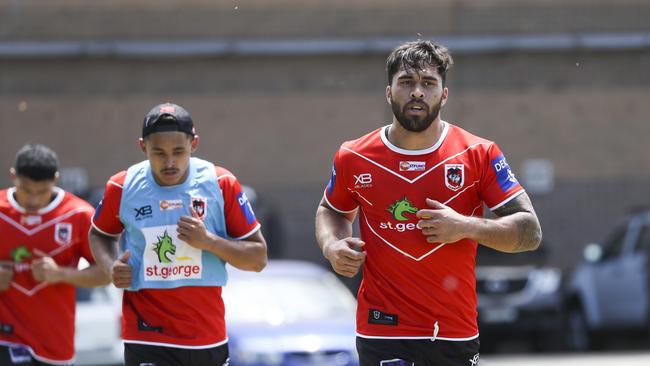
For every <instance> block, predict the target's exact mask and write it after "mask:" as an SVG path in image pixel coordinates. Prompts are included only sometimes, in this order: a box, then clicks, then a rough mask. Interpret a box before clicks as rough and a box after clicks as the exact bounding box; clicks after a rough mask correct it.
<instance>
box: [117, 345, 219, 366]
mask: <svg viewBox="0 0 650 366" xmlns="http://www.w3.org/2000/svg"><path fill="white" fill-rule="evenodd" d="M228 362H229V358H228V343H225V344H222V345H221V346H218V347H214V348H204V349H187V348H174V347H161V346H150V345H145V344H137V343H124V364H125V366H196V365H201V366H228Z"/></svg>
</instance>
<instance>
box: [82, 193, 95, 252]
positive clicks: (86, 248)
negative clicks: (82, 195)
mask: <svg viewBox="0 0 650 366" xmlns="http://www.w3.org/2000/svg"><path fill="white" fill-rule="evenodd" d="M88 206H90V205H88ZM93 211H94V210H92V207H91V210H90V211H84V212H82V213H80V215H81V216H80V218H79V226H80V228H81V241H80V242H79V253H80V257H83V258H85V259H86V260H87V261H88V263H90V264H94V263H95V257H93V254H92V252H91V251H90V243H89V241H88V232H89V231H90V225H91V222H92V218H93Z"/></svg>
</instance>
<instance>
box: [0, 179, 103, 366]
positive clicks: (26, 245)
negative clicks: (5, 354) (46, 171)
mask: <svg viewBox="0 0 650 366" xmlns="http://www.w3.org/2000/svg"><path fill="white" fill-rule="evenodd" d="M14 191H15V189H14V188H10V189H5V190H2V191H0V232H1V233H2V240H0V262H2V265H3V266H12V267H13V279H12V282H11V286H10V288H9V289H8V290H6V291H2V292H0V323H1V324H2V325H1V328H0V344H5V345H7V344H20V345H24V346H27V347H28V348H30V349H31V352H32V355H33V356H34V358H36V359H37V360H39V361H43V362H47V363H51V364H69V363H70V362H71V361H72V360H73V357H74V319H75V288H74V286H72V285H70V284H63V283H59V284H47V283H44V282H38V281H36V280H35V279H34V277H33V276H32V262H33V261H34V260H35V259H37V258H39V257H42V256H43V255H44V254H47V255H48V256H50V257H52V258H53V259H54V261H56V263H57V264H58V265H59V266H62V267H71V268H77V265H78V263H79V258H82V257H83V258H85V259H86V260H87V261H88V262H90V263H94V260H93V257H92V254H91V253H90V248H89V245H88V231H89V229H90V220H91V218H92V215H93V212H94V210H93V208H92V207H91V206H90V205H89V204H88V203H86V202H85V201H83V200H82V199H80V198H78V197H76V196H74V195H72V194H70V193H67V192H65V191H63V190H62V189H59V188H56V197H55V199H54V200H53V201H52V202H51V203H50V204H49V205H48V206H47V207H45V208H42V209H41V210H39V211H38V212H37V213H36V214H27V213H26V212H25V210H24V209H23V208H22V207H20V205H19V204H18V203H17V202H16V200H15V198H14V195H13V193H14Z"/></svg>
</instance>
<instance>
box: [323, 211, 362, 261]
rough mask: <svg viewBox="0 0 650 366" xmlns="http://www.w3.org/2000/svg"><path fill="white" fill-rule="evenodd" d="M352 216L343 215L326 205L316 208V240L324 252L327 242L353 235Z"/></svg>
mask: <svg viewBox="0 0 650 366" xmlns="http://www.w3.org/2000/svg"><path fill="white" fill-rule="evenodd" d="M350 218H351V219H352V220H354V216H352V215H351V217H346V216H343V215H341V214H339V213H337V212H335V211H333V210H332V209H330V208H327V207H325V206H322V205H320V206H318V209H317V210H316V242H317V243H318V246H319V247H320V249H321V251H322V252H323V254H325V247H326V246H327V243H331V242H335V241H338V240H341V239H343V238H347V237H350V236H352V220H350Z"/></svg>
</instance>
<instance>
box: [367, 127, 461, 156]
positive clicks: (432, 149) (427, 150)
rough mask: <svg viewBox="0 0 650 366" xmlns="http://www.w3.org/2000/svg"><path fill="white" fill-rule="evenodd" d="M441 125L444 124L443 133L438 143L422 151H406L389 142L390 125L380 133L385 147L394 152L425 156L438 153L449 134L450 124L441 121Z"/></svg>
mask: <svg viewBox="0 0 650 366" xmlns="http://www.w3.org/2000/svg"><path fill="white" fill-rule="evenodd" d="M441 123H442V133H441V134H440V138H438V141H436V143H435V144H433V145H432V146H431V147H428V148H426V149H422V150H406V149H402V148H400V147H397V146H395V145H393V144H392V143H391V142H390V141H388V137H386V133H387V132H388V128H390V125H386V126H384V127H382V129H381V131H379V135H380V136H381V141H383V142H384V145H386V147H388V148H389V149H391V150H393V151H394V152H396V153H399V154H404V155H425V154H429V153H432V152H434V151H436V150H437V149H438V148H439V147H440V145H442V142H443V141H444V140H445V137H447V132H448V131H449V123H447V122H445V121H441Z"/></svg>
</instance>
